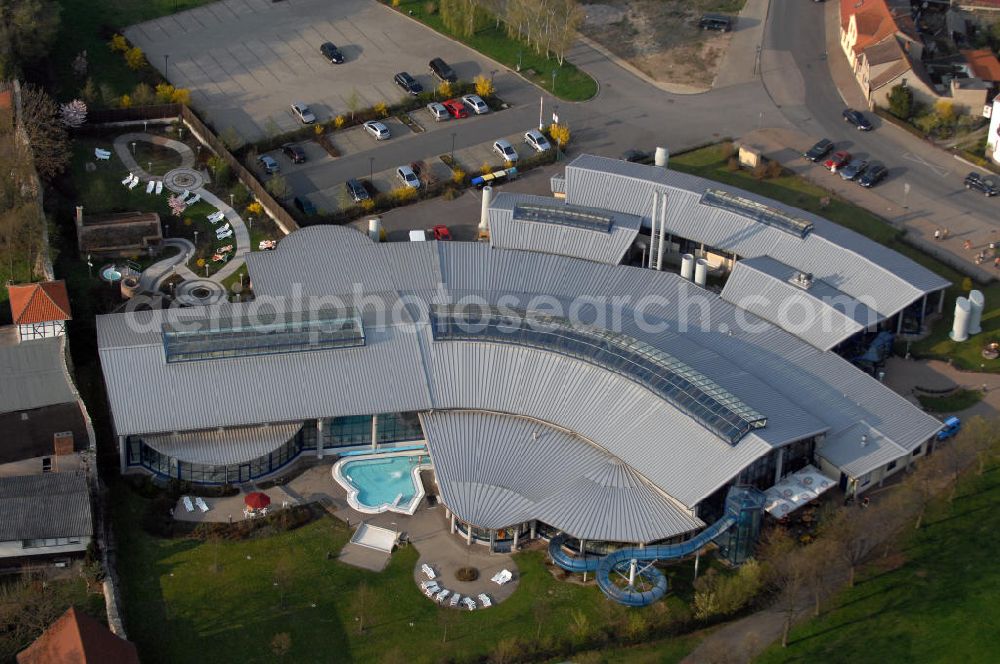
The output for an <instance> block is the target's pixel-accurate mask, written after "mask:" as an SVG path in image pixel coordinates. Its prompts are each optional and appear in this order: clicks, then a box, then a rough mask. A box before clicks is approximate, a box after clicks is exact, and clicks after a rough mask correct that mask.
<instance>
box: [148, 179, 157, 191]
mask: <svg viewBox="0 0 1000 664" xmlns="http://www.w3.org/2000/svg"><path fill="white" fill-rule="evenodd" d="M155 188H156V181H155V180H150V181H149V182H147V183H146V193H147V194H151V193H153V189H155Z"/></svg>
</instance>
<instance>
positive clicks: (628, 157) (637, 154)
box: [622, 149, 649, 163]
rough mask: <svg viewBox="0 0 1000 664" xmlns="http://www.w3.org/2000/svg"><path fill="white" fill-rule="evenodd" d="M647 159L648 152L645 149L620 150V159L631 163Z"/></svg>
mask: <svg viewBox="0 0 1000 664" xmlns="http://www.w3.org/2000/svg"><path fill="white" fill-rule="evenodd" d="M648 159H649V153H648V152H646V151H645V150H634V149H633V150H625V152H622V161H628V162H632V163H639V162H641V161H647V160H648Z"/></svg>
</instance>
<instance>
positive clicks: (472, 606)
mask: <svg viewBox="0 0 1000 664" xmlns="http://www.w3.org/2000/svg"><path fill="white" fill-rule="evenodd" d="M462 604H465V606H466V608H467V609H469V611H475V610H476V600H474V599H472V598H471V597H463V598H462Z"/></svg>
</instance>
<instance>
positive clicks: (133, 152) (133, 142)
mask: <svg viewBox="0 0 1000 664" xmlns="http://www.w3.org/2000/svg"><path fill="white" fill-rule="evenodd" d="M132 156H133V157H134V156H135V141H132Z"/></svg>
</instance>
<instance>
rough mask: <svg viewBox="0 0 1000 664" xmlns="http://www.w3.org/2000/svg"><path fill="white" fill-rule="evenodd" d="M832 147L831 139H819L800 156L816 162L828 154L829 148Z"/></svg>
mask: <svg viewBox="0 0 1000 664" xmlns="http://www.w3.org/2000/svg"><path fill="white" fill-rule="evenodd" d="M832 149H833V141H831V140H830V139H829V138H824V139H821V140H820V141H818V142H817V143H816V145H814V146H812V147H811V148H809V150H807V151H806V152H805V154H803V155H802V156H803V157H805V158H806V159H808V160H809V161H812V162H817V161H819V160H820V159H822V158H823V157H825V156H826V155H828V154H830V150H832Z"/></svg>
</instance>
